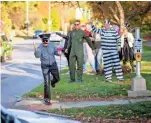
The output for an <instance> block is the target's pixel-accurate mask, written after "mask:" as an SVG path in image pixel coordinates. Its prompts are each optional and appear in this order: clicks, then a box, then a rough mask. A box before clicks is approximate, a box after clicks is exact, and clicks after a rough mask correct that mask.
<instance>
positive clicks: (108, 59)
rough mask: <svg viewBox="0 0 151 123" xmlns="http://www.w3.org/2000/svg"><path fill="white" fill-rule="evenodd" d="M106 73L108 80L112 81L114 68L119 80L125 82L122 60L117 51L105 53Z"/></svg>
mask: <svg viewBox="0 0 151 123" xmlns="http://www.w3.org/2000/svg"><path fill="white" fill-rule="evenodd" d="M103 62H104V73H105V78H106V80H111V79H112V70H113V68H114V70H115V72H116V76H117V78H118V79H119V80H123V72H122V68H121V65H120V59H119V55H118V52H117V51H114V52H108V51H103Z"/></svg>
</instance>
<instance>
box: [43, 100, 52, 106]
mask: <svg viewBox="0 0 151 123" xmlns="http://www.w3.org/2000/svg"><path fill="white" fill-rule="evenodd" d="M44 102H45V104H46V105H52V103H51V102H50V100H49V99H44Z"/></svg>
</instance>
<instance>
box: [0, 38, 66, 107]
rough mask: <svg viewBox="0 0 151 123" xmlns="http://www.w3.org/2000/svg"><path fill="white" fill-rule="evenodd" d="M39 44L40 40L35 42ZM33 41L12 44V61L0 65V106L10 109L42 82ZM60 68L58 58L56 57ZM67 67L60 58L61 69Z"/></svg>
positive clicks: (63, 58) (64, 60)
mask: <svg viewBox="0 0 151 123" xmlns="http://www.w3.org/2000/svg"><path fill="white" fill-rule="evenodd" d="M36 42H37V43H40V40H36ZM32 43H33V41H32V40H22V41H15V43H13V48H14V50H13V60H12V61H8V62H6V63H2V64H1V104H2V105H3V106H4V107H6V108H11V107H12V106H13V105H14V104H15V103H16V101H17V99H18V97H20V96H22V95H23V94H25V93H27V92H29V91H30V90H32V89H33V88H35V87H37V86H38V85H40V84H41V83H42V82H43V76H42V73H41V68H40V60H39V59H37V58H35V57H34V53H33V51H34V50H33V45H32ZM56 59H57V62H58V67H59V68H60V57H58V56H57V57H56ZM66 65H67V62H66V59H65V57H62V60H61V67H62V68H63V67H65V66H66Z"/></svg>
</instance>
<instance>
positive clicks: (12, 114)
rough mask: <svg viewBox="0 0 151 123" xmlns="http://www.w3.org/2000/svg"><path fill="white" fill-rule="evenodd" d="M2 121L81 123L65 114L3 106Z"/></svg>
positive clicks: (16, 122)
mask: <svg viewBox="0 0 151 123" xmlns="http://www.w3.org/2000/svg"><path fill="white" fill-rule="evenodd" d="M1 121H2V123H80V122H79V121H75V120H70V119H68V118H67V117H65V116H61V115H55V114H50V113H44V112H31V111H24V110H18V109H6V108H4V107H3V106H1Z"/></svg>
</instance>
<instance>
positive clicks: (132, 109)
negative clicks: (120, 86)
mask: <svg viewBox="0 0 151 123" xmlns="http://www.w3.org/2000/svg"><path fill="white" fill-rule="evenodd" d="M48 112H51V113H57V114H61V115H68V116H71V117H72V118H77V117H78V118H79V120H82V119H83V117H86V118H88V117H91V118H92V119H93V118H94V117H95V118H97V117H99V118H103V119H104V118H107V119H108V118H110V119H133V118H151V101H146V102H139V103H134V104H125V105H110V106H93V107H86V108H71V109H53V110H52V109H51V110H48ZM92 116H93V117H92ZM144 123H145V122H144Z"/></svg>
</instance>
